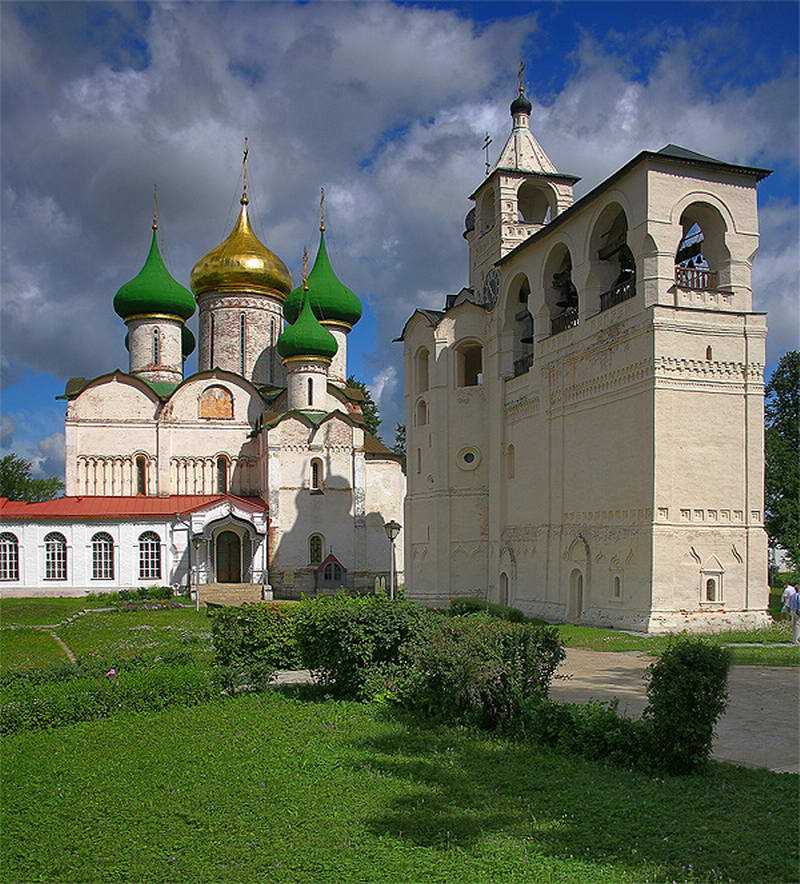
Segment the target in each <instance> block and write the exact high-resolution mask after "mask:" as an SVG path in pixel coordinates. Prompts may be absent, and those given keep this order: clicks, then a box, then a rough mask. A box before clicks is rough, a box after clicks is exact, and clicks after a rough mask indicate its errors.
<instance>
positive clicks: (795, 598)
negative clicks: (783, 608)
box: [789, 587, 800, 645]
mask: <svg viewBox="0 0 800 884" xmlns="http://www.w3.org/2000/svg"><path fill="white" fill-rule="evenodd" d="M793 588H794V587H793ZM789 614H790V616H791V618H792V642H793V644H796V645H800V592H798V591H797V590H796V589H795V591H794V593H793V594H792V595H791V596H790V597H789Z"/></svg>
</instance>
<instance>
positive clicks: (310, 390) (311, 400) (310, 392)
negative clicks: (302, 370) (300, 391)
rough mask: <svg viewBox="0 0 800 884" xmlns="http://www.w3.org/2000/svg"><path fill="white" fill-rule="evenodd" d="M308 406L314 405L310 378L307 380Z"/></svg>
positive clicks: (312, 383) (312, 382)
mask: <svg viewBox="0 0 800 884" xmlns="http://www.w3.org/2000/svg"><path fill="white" fill-rule="evenodd" d="M308 404H309V405H313V404H314V380H313V379H312V378H309V379H308Z"/></svg>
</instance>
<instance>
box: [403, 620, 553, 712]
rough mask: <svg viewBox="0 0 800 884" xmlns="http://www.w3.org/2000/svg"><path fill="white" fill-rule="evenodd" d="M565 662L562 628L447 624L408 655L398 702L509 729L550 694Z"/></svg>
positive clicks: (484, 622) (466, 622) (417, 643)
mask: <svg viewBox="0 0 800 884" xmlns="http://www.w3.org/2000/svg"><path fill="white" fill-rule="evenodd" d="M563 659H564V647H563V645H562V644H561V640H560V639H559V635H558V631H557V630H556V629H555V628H554V627H551V626H533V625H530V624H519V623H508V622H504V621H502V620H496V619H492V618H491V617H490V616H487V615H475V616H473V617H463V618H449V619H444V620H442V621H441V622H440V623H439V624H438V625H437V628H436V629H435V630H434V631H433V632H432V634H431V635H429V636H425V637H424V638H423V639H422V640H417V641H415V642H413V643H412V644H410V645H409V646H408V648H407V649H406V652H405V653H404V655H403V664H404V666H403V670H402V674H401V675H400V677H399V681H398V685H397V695H398V700H399V702H400V703H401V705H403V706H405V707H406V708H408V709H411V710H413V711H415V712H418V713H421V714H422V715H425V716H429V717H433V718H441V719H445V720H447V721H449V722H451V723H462V724H474V725H479V726H481V727H488V728H500V727H507V726H509V725H511V724H512V723H514V721H515V720H516V719H517V717H518V716H519V713H520V711H521V709H522V707H523V705H524V704H525V703H526V702H529V701H530V700H532V699H538V698H544V697H546V696H547V691H548V688H549V686H550V680H551V679H552V677H553V673H554V672H555V670H556V668H557V667H558V664H559V663H560V662H561V661H562V660H563Z"/></svg>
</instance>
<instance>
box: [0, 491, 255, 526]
mask: <svg viewBox="0 0 800 884" xmlns="http://www.w3.org/2000/svg"><path fill="white" fill-rule="evenodd" d="M221 500H231V501H235V502H236V503H238V504H240V505H242V506H244V507H245V508H247V509H251V510H258V511H260V512H263V511H265V510H266V509H267V505H266V503H264V501H263V500H262V499H261V498H260V497H236V496H235V495H233V494H171V495H169V496H168V497H145V496H143V495H140V496H137V497H56V498H55V499H54V500H45V501H43V502H42V503H26V502H25V501H24V500H9V499H8V498H7V497H0V520H1V519H81V518H86V517H92V518H95V519H97V518H100V519H114V518H119V517H123V516H178V515H181V514H183V513H190V512H192V511H194V510H198V509H202V508H203V507H204V506H208V505H209V504H212V503H216V502H217V501H221Z"/></svg>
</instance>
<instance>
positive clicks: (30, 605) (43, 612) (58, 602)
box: [0, 597, 111, 626]
mask: <svg viewBox="0 0 800 884" xmlns="http://www.w3.org/2000/svg"><path fill="white" fill-rule="evenodd" d="M110 604H111V603H110V602H104V601H102V600H98V599H96V598H92V599H88V598H85V597H84V598H22V599H16V598H7V599H0V626H12V625H14V626H45V625H48V624H55V623H61V622H62V620H65V619H66V618H67V617H69V616H70V615H71V614H74V613H75V612H76V611H80V610H82V609H83V608H103V607H107V606H109V605H110Z"/></svg>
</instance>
